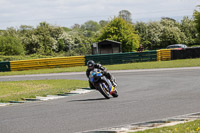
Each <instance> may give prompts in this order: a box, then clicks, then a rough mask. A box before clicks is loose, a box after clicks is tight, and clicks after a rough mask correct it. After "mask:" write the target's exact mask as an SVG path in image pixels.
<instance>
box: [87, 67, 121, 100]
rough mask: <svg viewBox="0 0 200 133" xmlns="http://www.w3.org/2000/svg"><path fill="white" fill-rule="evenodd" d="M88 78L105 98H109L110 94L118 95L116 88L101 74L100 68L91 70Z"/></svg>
mask: <svg viewBox="0 0 200 133" xmlns="http://www.w3.org/2000/svg"><path fill="white" fill-rule="evenodd" d="M89 80H90V82H91V83H92V84H93V86H94V87H95V88H96V89H97V90H98V91H99V92H100V93H101V94H102V95H103V96H104V97H105V98H107V99H110V95H112V96H113V97H118V94H117V89H116V88H115V87H114V86H113V85H112V83H111V82H110V80H109V79H107V78H106V77H105V76H104V75H103V73H102V71H101V70H100V69H97V68H95V69H94V70H93V71H91V72H90V75H89Z"/></svg>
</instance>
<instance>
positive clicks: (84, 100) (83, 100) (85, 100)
mask: <svg viewBox="0 0 200 133" xmlns="http://www.w3.org/2000/svg"><path fill="white" fill-rule="evenodd" d="M100 100H107V99H106V98H95V99H82V100H72V101H69V102H87V101H100Z"/></svg>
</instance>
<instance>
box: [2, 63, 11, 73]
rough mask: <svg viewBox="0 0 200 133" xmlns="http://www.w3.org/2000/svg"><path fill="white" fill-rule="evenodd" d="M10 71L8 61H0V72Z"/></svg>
mask: <svg viewBox="0 0 200 133" xmlns="http://www.w3.org/2000/svg"><path fill="white" fill-rule="evenodd" d="M5 71H10V62H8V61H5V62H0V72H5Z"/></svg>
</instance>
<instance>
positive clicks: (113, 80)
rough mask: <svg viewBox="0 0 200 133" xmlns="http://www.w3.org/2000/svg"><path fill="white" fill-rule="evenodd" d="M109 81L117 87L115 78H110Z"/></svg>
mask: <svg viewBox="0 0 200 133" xmlns="http://www.w3.org/2000/svg"><path fill="white" fill-rule="evenodd" d="M110 81H111V83H112V85H113V86H114V87H117V83H116V81H115V79H111V80H110Z"/></svg>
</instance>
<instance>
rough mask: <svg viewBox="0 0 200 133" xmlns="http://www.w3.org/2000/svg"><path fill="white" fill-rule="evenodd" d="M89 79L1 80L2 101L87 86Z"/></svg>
mask: <svg viewBox="0 0 200 133" xmlns="http://www.w3.org/2000/svg"><path fill="white" fill-rule="evenodd" d="M87 86H88V82H87V81H80V80H31V81H6V82H0V102H8V101H11V100H14V101H20V100H22V99H23V98H35V97H36V96H46V95H53V94H58V93H67V92H70V91H71V90H75V89H79V88H83V87H87Z"/></svg>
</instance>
